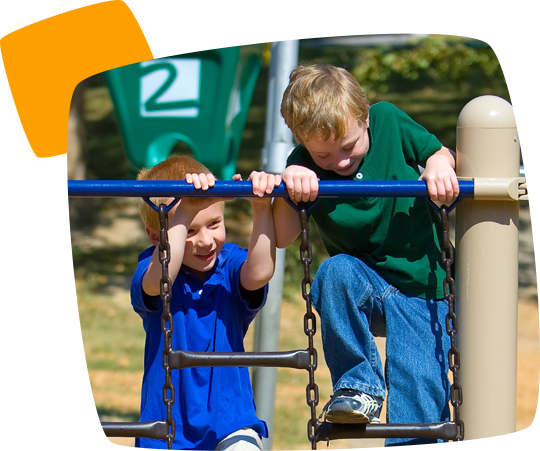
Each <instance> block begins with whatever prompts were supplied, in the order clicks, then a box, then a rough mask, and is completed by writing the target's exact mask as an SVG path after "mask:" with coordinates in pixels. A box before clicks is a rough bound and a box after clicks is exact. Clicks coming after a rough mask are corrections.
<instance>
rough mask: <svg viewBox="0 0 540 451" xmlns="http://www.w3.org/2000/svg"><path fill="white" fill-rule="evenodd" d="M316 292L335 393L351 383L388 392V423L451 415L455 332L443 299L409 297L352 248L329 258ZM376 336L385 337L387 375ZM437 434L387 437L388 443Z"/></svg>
mask: <svg viewBox="0 0 540 451" xmlns="http://www.w3.org/2000/svg"><path fill="white" fill-rule="evenodd" d="M310 296H311V300H312V303H313V306H314V307H315V309H316V310H317V312H318V314H319V316H320V318H321V334H322V341H323V349H324V356H325V360H326V363H327V365H328V367H329V369H330V373H331V376H332V385H333V388H334V392H335V391H337V390H338V389H342V388H349V389H355V390H359V391H362V392H365V393H368V394H371V395H373V396H378V397H380V398H382V399H385V398H386V403H387V404H386V412H387V414H386V421H387V423H389V424H392V423H394V424H398V423H407V424H410V423H435V422H439V421H448V420H449V418H450V410H449V406H448V400H449V381H448V376H447V374H448V373H447V372H448V364H447V356H448V350H449V348H450V338H449V337H448V335H447V333H446V325H445V324H446V323H445V317H446V314H447V313H448V303H447V302H446V301H445V300H444V299H443V300H433V299H428V300H426V299H421V298H416V297H411V296H406V295H405V294H403V293H401V292H400V291H399V290H397V289H396V288H395V287H393V286H392V285H389V284H388V283H387V282H386V281H385V280H384V279H383V278H382V277H380V276H379V275H378V274H377V272H376V271H374V270H373V269H372V268H370V267H369V266H368V265H366V264H365V263H364V262H363V261H362V260H360V259H358V258H355V257H352V256H350V255H346V254H340V255H336V256H334V257H331V258H328V259H327V260H326V261H325V262H323V264H322V265H321V266H320V268H319V270H318V271H317V274H316V275H315V278H314V280H313V284H312V286H311V292H310ZM374 336H386V362H385V370H384V375H383V368H382V364H381V359H380V356H379V353H378V350H377V347H376V344H375V341H374V339H373V337H374ZM386 393H388V395H387V396H385V395H386ZM436 441H437V440H432V439H386V442H385V445H386V446H394V445H413V444H422V443H435V442H436Z"/></svg>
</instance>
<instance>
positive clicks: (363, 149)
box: [303, 116, 369, 176]
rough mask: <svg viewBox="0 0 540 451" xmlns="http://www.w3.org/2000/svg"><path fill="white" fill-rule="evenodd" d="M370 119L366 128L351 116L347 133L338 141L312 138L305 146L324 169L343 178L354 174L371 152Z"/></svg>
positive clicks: (305, 142) (316, 162)
mask: <svg viewBox="0 0 540 451" xmlns="http://www.w3.org/2000/svg"><path fill="white" fill-rule="evenodd" d="M368 127H369V117H368V118H367V120H366V126H363V125H360V124H359V123H358V121H357V120H356V119H354V118H353V117H352V116H349V120H348V123H347V131H346V132H345V134H344V135H343V136H341V137H339V138H338V139H336V140H333V139H332V138H330V139H328V140H326V141H325V140H323V139H321V138H315V137H314V138H311V139H309V140H307V141H304V143H303V145H304V147H305V148H306V149H307V150H308V152H309V154H310V155H311V157H312V158H313V161H315V164H317V166H319V167H320V168H322V169H325V170H328V171H334V172H335V173H336V174H339V175H341V176H348V175H352V174H354V173H355V172H356V171H357V170H358V167H359V166H360V163H362V160H363V159H364V157H365V156H366V154H367V153H368V150H369V134H368Z"/></svg>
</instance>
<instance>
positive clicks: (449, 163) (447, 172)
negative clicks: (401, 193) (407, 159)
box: [420, 147, 459, 202]
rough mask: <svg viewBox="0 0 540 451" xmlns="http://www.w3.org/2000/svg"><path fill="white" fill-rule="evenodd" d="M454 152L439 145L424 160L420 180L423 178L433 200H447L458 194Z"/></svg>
mask: <svg viewBox="0 0 540 451" xmlns="http://www.w3.org/2000/svg"><path fill="white" fill-rule="evenodd" d="M455 167H456V158H455V153H454V152H452V151H451V150H450V149H448V148H446V147H441V148H440V149H439V150H438V151H437V152H435V153H434V154H433V155H432V156H431V157H429V158H428V159H427V161H426V168H425V170H424V172H423V173H422V175H421V176H420V180H425V181H426V185H427V190H428V193H429V195H430V197H431V199H432V200H433V201H440V202H447V201H450V200H452V199H453V198H454V197H457V196H458V195H459V184H458V180H457V176H456V171H455Z"/></svg>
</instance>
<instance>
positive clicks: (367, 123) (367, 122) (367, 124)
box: [366, 106, 369, 128]
mask: <svg viewBox="0 0 540 451" xmlns="http://www.w3.org/2000/svg"><path fill="white" fill-rule="evenodd" d="M368 108H369V106H368ZM366 128H369V109H368V114H367V117H366Z"/></svg>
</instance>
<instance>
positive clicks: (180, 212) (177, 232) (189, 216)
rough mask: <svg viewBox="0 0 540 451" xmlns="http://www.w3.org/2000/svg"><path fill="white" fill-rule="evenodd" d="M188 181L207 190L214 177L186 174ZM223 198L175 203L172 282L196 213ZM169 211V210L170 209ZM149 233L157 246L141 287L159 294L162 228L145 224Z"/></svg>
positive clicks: (170, 233)
mask: <svg viewBox="0 0 540 451" xmlns="http://www.w3.org/2000/svg"><path fill="white" fill-rule="evenodd" d="M186 181H187V182H188V183H190V184H193V186H194V187H195V188H197V189H203V190H207V189H208V188H210V187H212V186H214V184H215V178H214V176H213V175H212V174H186ZM219 200H221V199H217V198H208V197H207V198H199V197H186V198H184V199H182V200H181V201H180V203H179V204H178V205H177V206H176V207H174V208H173V209H172V210H171V211H172V212H173V214H172V217H171V219H170V220H169V230H168V238H169V240H168V241H169V246H170V253H169V257H170V261H169V268H168V269H169V278H170V279H171V284H173V283H174V281H175V280H176V277H177V276H178V272H179V271H180V268H181V266H182V262H183V260H184V250H185V246H186V239H187V235H188V231H189V228H190V225H191V222H192V221H193V218H195V216H196V215H197V213H198V212H199V211H200V210H202V209H204V208H206V207H208V206H209V205H211V204H213V203H214V202H217V201H219ZM169 214H170V213H169ZM146 233H147V234H148V237H149V238H150V242H151V243H152V244H154V245H155V246H156V248H155V249H154V253H153V254H152V258H151V259H150V264H149V266H148V269H147V270H146V273H145V274H144V277H143V281H142V289H143V291H144V292H145V293H146V294H147V295H149V296H157V295H159V294H160V285H161V276H162V268H161V263H160V261H159V254H160V251H159V231H158V230H153V229H151V228H150V227H147V228H146Z"/></svg>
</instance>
